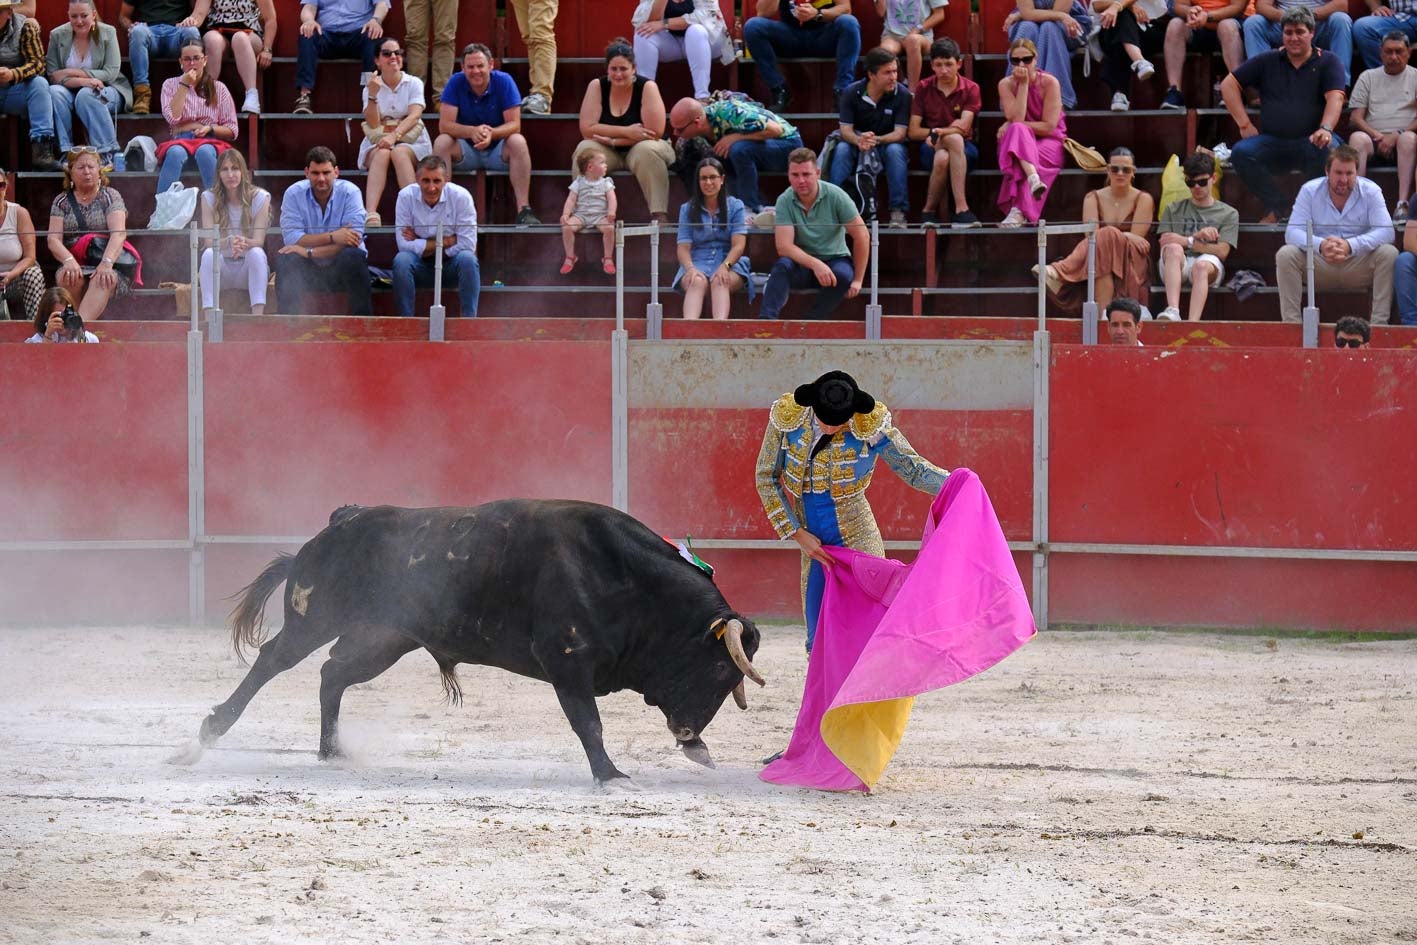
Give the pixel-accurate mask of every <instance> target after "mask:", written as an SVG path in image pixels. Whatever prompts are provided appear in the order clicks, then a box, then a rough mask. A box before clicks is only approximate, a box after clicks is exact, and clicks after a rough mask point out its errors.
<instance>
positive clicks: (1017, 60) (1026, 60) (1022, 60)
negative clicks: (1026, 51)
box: [1009, 56, 1033, 66]
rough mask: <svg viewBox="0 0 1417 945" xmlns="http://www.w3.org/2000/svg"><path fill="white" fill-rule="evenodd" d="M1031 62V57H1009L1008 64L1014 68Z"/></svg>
mask: <svg viewBox="0 0 1417 945" xmlns="http://www.w3.org/2000/svg"><path fill="white" fill-rule="evenodd" d="M1032 61H1033V57H1032V56H1010V57H1009V62H1011V63H1013V64H1014V65H1016V66H1026V65H1028V64H1029V63H1030V62H1032Z"/></svg>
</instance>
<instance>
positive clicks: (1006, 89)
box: [999, 39, 1067, 227]
mask: <svg viewBox="0 0 1417 945" xmlns="http://www.w3.org/2000/svg"><path fill="white" fill-rule="evenodd" d="M1037 61H1038V49H1037V47H1035V46H1034V45H1033V41H1032V40H1027V39H1016V40H1014V41H1013V42H1012V43H1011V44H1009V63H1010V65H1012V66H1013V71H1012V72H1011V73H1009V74H1008V75H1006V76H1005V77H1004V78H1002V79H1000V80H999V104H1000V105H1001V106H1002V108H1003V111H1004V124H1003V126H1002V127H1001V128H1000V129H999V169H1000V170H1001V171H1003V174H1004V182H1003V184H1002V185H1001V186H1000V187H999V209H1001V210H1004V211H1007V212H1006V213H1005V216H1004V219H1003V220H1002V221H1001V222H1000V223H999V225H1000V226H1007V227H1016V226H1023V225H1024V223H1037V222H1038V218H1039V217H1040V216H1042V214H1043V202H1044V201H1045V200H1047V199H1048V188H1050V187H1052V186H1053V181H1054V180H1056V179H1057V177H1058V172H1059V171H1060V170H1062V168H1063V138H1064V136H1066V134H1067V126H1066V125H1065V124H1064V122H1063V97H1062V90H1061V89H1060V87H1059V86H1058V80H1057V79H1055V78H1053V77H1052V76H1051V75H1049V74H1048V73H1046V72H1043V71H1042V70H1041V69H1039V68H1038V65H1037Z"/></svg>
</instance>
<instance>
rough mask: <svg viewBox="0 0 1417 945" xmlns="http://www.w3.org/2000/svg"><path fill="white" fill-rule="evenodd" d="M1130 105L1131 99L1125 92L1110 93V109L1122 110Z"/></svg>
mask: <svg viewBox="0 0 1417 945" xmlns="http://www.w3.org/2000/svg"><path fill="white" fill-rule="evenodd" d="M1131 107H1132V100H1131V99H1129V98H1127V95H1126V93H1125V92H1113V93H1112V111H1114V112H1124V111H1126V110H1127V109H1129V108H1131Z"/></svg>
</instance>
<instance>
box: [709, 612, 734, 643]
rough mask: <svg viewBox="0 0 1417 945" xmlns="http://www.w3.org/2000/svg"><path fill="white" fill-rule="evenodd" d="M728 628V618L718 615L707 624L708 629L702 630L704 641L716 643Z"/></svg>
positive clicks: (721, 638)
mask: <svg viewBox="0 0 1417 945" xmlns="http://www.w3.org/2000/svg"><path fill="white" fill-rule="evenodd" d="M727 629H728V620H727V619H726V618H723V617H720V618H719V619H717V620H715V621H714V622H713V623H711V624H709V626H708V630H706V631H704V642H705V643H718V642H721V641H722V640H723V634H724V632H725V631H727Z"/></svg>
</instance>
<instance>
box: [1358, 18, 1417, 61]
mask: <svg viewBox="0 0 1417 945" xmlns="http://www.w3.org/2000/svg"><path fill="white" fill-rule="evenodd" d="M1392 30H1402V32H1404V33H1406V34H1407V39H1408V40H1409V41H1413V40H1417V17H1410V16H1409V17H1408V18H1407V19H1405V20H1399V19H1398V18H1397V17H1395V16H1362V17H1359V18H1358V20H1357V21H1356V22H1354V24H1353V45H1354V46H1357V47H1358V55H1359V56H1361V57H1362V58H1363V68H1365V69H1376V68H1377V67H1378V66H1380V65H1382V64H1383V57H1382V53H1381V50H1382V48H1383V37H1384V36H1385V35H1387V34H1388V33H1389V32H1391V31H1392Z"/></svg>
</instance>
